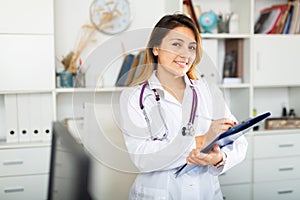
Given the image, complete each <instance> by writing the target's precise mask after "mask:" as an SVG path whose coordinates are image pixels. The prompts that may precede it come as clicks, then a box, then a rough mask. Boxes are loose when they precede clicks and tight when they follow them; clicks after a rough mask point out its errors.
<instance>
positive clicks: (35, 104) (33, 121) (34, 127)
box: [29, 94, 42, 141]
mask: <svg viewBox="0 0 300 200" xmlns="http://www.w3.org/2000/svg"><path fill="white" fill-rule="evenodd" d="M41 95H42V94H30V95H29V110H30V112H29V115H30V127H29V128H30V129H29V135H30V140H31V141H42V133H41V119H42V117H41V116H42V115H41V114H42V113H41V112H42V111H41V110H42V102H41Z"/></svg>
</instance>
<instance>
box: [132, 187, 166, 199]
mask: <svg viewBox="0 0 300 200" xmlns="http://www.w3.org/2000/svg"><path fill="white" fill-rule="evenodd" d="M133 199H135V200H150V199H151V200H167V199H168V191H167V190H164V189H158V188H151V187H144V186H140V187H139V188H137V190H136V191H135V195H134V198H133Z"/></svg>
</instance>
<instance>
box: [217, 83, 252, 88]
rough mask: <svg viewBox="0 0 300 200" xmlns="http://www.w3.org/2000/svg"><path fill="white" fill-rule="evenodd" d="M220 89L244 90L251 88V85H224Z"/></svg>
mask: <svg viewBox="0 0 300 200" xmlns="http://www.w3.org/2000/svg"><path fill="white" fill-rule="evenodd" d="M219 87H220V88H224V89H240V88H241V89H242V88H250V87H251V85H250V84H249V83H242V84H222V85H220V86H219Z"/></svg>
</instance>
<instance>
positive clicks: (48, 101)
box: [40, 93, 53, 141]
mask: <svg viewBox="0 0 300 200" xmlns="http://www.w3.org/2000/svg"><path fill="white" fill-rule="evenodd" d="M40 98H41V121H40V124H41V133H42V140H43V141H50V140H51V138H52V121H53V99H52V93H49V94H48V93H45V94H41V97H40Z"/></svg>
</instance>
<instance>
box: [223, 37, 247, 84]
mask: <svg viewBox="0 0 300 200" xmlns="http://www.w3.org/2000/svg"><path fill="white" fill-rule="evenodd" d="M243 48H244V47H243V40H242V39H227V40H225V60H224V67H223V78H239V79H240V80H242V77H243V62H244V61H243V52H244V51H243Z"/></svg>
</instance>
